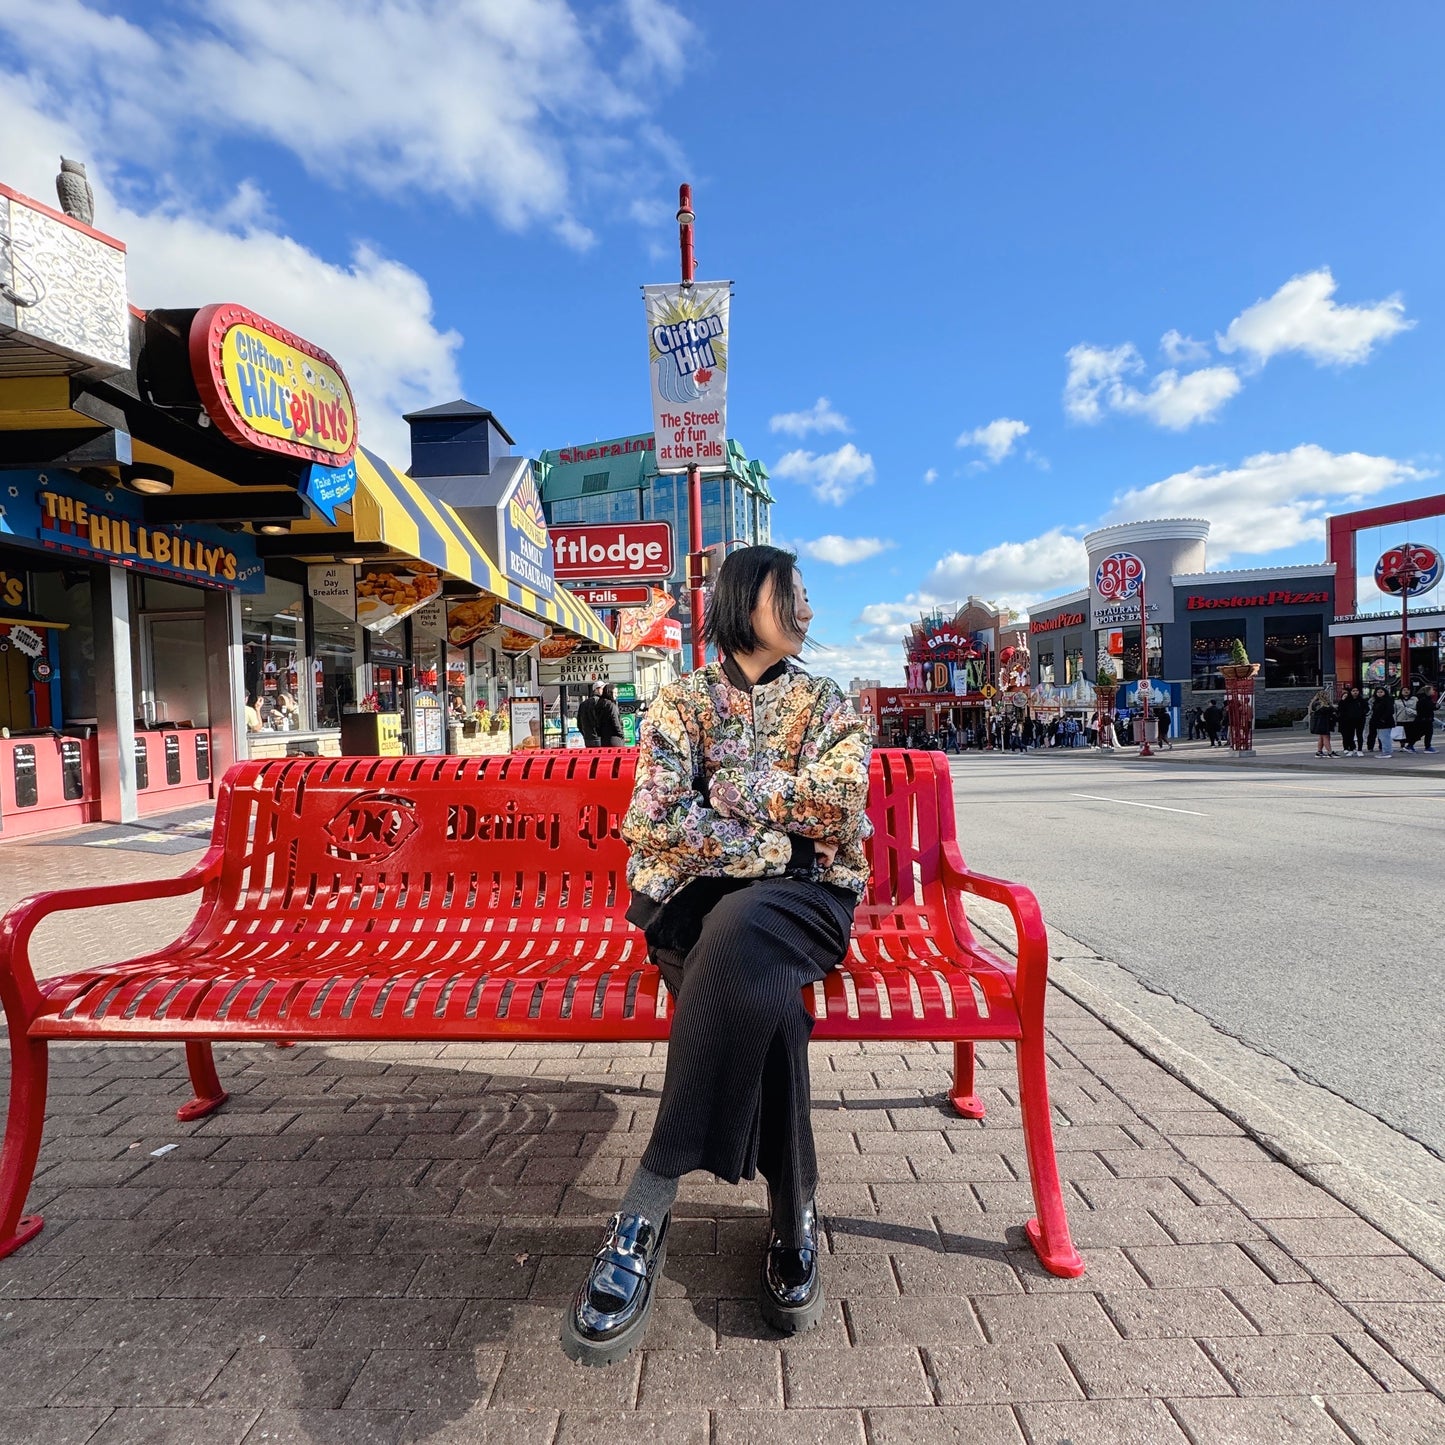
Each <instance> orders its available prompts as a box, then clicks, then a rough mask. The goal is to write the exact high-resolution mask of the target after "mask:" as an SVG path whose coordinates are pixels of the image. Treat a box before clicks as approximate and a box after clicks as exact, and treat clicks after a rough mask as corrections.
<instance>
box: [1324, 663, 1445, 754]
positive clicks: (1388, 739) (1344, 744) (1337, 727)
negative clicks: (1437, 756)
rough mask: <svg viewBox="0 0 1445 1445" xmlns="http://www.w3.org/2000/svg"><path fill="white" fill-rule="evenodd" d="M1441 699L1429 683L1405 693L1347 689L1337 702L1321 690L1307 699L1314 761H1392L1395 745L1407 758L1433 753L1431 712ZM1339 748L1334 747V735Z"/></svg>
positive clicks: (1432, 716)
mask: <svg viewBox="0 0 1445 1445" xmlns="http://www.w3.org/2000/svg"><path fill="white" fill-rule="evenodd" d="M1438 702H1439V694H1438V692H1437V690H1436V688H1435V686H1434V685H1433V684H1432V683H1428V682H1427V683H1421V684H1419V685H1417V686H1416V687H1414V688H1412V689H1410V691H1409V692H1408V693H1406V692H1404V691H1402V690H1401V689H1400V688H1398V687H1396V688H1395V689H1393V690H1392V689H1391V688H1388V687H1384V686H1376V687H1373V688H1370V689H1369V691H1368V694H1367V692H1366V689H1365V688H1363V687H1360V686H1358V685H1356V684H1352V685H1351V686H1350V687H1348V688H1346V689H1345V690H1344V691H1343V692H1342V693H1341V694H1340V697H1339V699H1338V701H1337V700H1336V699H1334V698H1332V697H1331V696H1330V695H1329V693H1328V692H1327V691H1326V690H1325V689H1324V688H1321V689H1320V690H1319V691H1318V692H1317V693H1316V694H1315V695H1314V697H1313V698H1311V699H1310V706H1309V720H1308V726H1309V730H1310V732H1311V733H1312V734H1313V736H1314V739H1315V756H1316V757H1317V758H1338V757H1346V758H1373V757H1374V756H1375V753H1376V751H1378V752H1379V754H1380V756H1381V757H1382V758H1388V757H1392V756H1393V755H1394V751H1395V744H1396V743H1399V744H1400V747H1401V749H1402V750H1403V751H1404V752H1407V753H1413V752H1419V751H1421V750H1422V745H1423V751H1425V752H1427V753H1433V752H1434V751H1435V709H1436V706H1437V704H1438ZM1336 732H1338V733H1339V734H1340V741H1341V749H1340V751H1339V752H1336V751H1335V748H1334V736H1335V733H1336Z"/></svg>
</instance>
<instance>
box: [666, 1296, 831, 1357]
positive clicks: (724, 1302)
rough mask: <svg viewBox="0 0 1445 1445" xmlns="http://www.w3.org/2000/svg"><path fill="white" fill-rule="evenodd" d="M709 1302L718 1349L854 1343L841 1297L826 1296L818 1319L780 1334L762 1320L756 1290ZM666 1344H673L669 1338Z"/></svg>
mask: <svg viewBox="0 0 1445 1445" xmlns="http://www.w3.org/2000/svg"><path fill="white" fill-rule="evenodd" d="M711 1303H714V1304H715V1305H716V1306H717V1347H718V1348H719V1349H721V1350H732V1349H737V1348H739V1347H743V1348H746V1347H747V1346H748V1345H750V1344H754V1343H757V1342H762V1343H764V1344H767V1345H771V1346H772V1347H773V1348H774V1349H776V1348H778V1346H780V1345H783V1344H786V1345H787V1347H788V1348H789V1349H790V1350H799V1351H822V1350H846V1349H848V1348H849V1347H850V1346H851V1344H852V1343H853V1341H852V1340H851V1339H850V1338H849V1334H848V1327H847V1324H846V1323H845V1322H844V1318H843V1302H842V1301H841V1300H836V1299H830V1300H828V1301H827V1302H826V1304H825V1305H824V1307H823V1314H822V1317H821V1318H820V1319H819V1321H818V1323H817V1324H816V1325H814V1326H813V1328H812V1329H810V1330H805V1331H804V1332H803V1333H802V1334H798V1335H781V1334H779V1333H778V1331H777V1330H775V1329H774V1328H773V1327H772V1326H771V1325H770V1324H768V1323H766V1322H765V1321H764V1319H763V1316H762V1313H761V1312H760V1311H759V1309H758V1301H757V1294H756V1291H755V1292H754V1294H753V1297H752V1298H751V1299H720V1300H716V1301H712V1302H711ZM708 1304H709V1301H707V1300H698V1301H697V1302H696V1303H695V1304H693V1303H691V1302H689V1301H684V1300H659V1301H658V1302H657V1305H656V1306H655V1308H657V1309H661V1308H662V1307H663V1306H664V1305H672V1306H674V1307H676V1306H687V1307H689V1308H692V1309H706V1308H707V1306H708ZM656 1343H657V1342H656V1339H655V1331H654V1330H651V1329H650V1330H649V1332H648V1347H649V1348H653V1347H655V1345H656ZM667 1348H672V1345H671V1342H669V1343H668V1345H667Z"/></svg>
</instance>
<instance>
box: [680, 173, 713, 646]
mask: <svg viewBox="0 0 1445 1445" xmlns="http://www.w3.org/2000/svg"><path fill="white" fill-rule="evenodd" d="M696 219H697V217H696V215H695V213H694V212H693V209H692V187H691V186H690V185H687V184H686V183H684V184H683V185H681V186H679V187H678V191H677V244H678V251H679V253H680V255H681V259H682V284H683V289H684V290H686V289H687V288H688V287H689V286H691V285H692V283H693V279H694V260H693V252H692V226H693V222H694V221H695V220H696ZM702 570H703V545H702V473H701V471H700V470H699V469H698V465H697V463H696V462H690V463H689V464H688V468H687V610H688V619H689V622H690V623H691V628H692V665H693V667H694V668H699V667H701V666H702V665H703V664H704V663H705V662H706V661H707V648H706V647H705V645H704V643H703V640H702Z"/></svg>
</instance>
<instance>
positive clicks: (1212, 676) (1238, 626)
mask: <svg viewBox="0 0 1445 1445" xmlns="http://www.w3.org/2000/svg"><path fill="white" fill-rule="evenodd" d="M1235 642H1239V643H1241V644H1242V643H1243V642H1244V624H1243V623H1242V622H1238V621H1234V622H1231V621H1227V620H1221V621H1218V622H1191V623H1190V624H1189V648H1190V661H1189V671H1190V684H1191V686H1192V687H1193V688H1194V690H1195V692H1223V691H1224V676H1223V674H1222V673H1221V672H1220V671H1219V669H1220V666H1221V665H1222V664H1223V663H1226V662H1228V661H1229V653H1230V648H1231V647H1232V646H1233V644H1234V643H1235Z"/></svg>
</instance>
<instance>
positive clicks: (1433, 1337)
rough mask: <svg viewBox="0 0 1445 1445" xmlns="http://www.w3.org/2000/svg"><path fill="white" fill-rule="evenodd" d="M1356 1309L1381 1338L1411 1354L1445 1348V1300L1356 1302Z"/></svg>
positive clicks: (1343, 1327)
mask: <svg viewBox="0 0 1445 1445" xmlns="http://www.w3.org/2000/svg"><path fill="white" fill-rule="evenodd" d="M1336 1308H1338V1306H1337V1307H1336ZM1343 1313H1344V1311H1343V1310H1342V1311H1341V1314H1343ZM1354 1313H1355V1314H1357V1315H1358V1316H1359V1317H1360V1319H1361V1320H1363V1321H1364V1323H1365V1324H1366V1325H1367V1326H1369V1328H1370V1329H1372V1330H1373V1331H1374V1332H1375V1333H1376V1334H1377V1335H1379V1337H1380V1338H1381V1339H1383V1340H1386V1341H1388V1342H1389V1343H1390V1344H1391V1345H1393V1346H1394V1347H1395V1348H1396V1349H1397V1350H1402V1351H1404V1352H1405V1353H1407V1354H1414V1353H1421V1354H1425V1353H1436V1352H1439V1351H1440V1350H1441V1349H1442V1348H1445V1302H1436V1303H1434V1304H1391V1305H1378V1304H1359V1305H1356V1306H1354ZM1337 1328H1338V1329H1341V1330H1345V1329H1348V1328H1350V1327H1349V1326H1348V1325H1340V1326H1338V1327H1337ZM1333 1332H1334V1330H1333V1329H1332V1331H1331V1333H1333Z"/></svg>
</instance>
